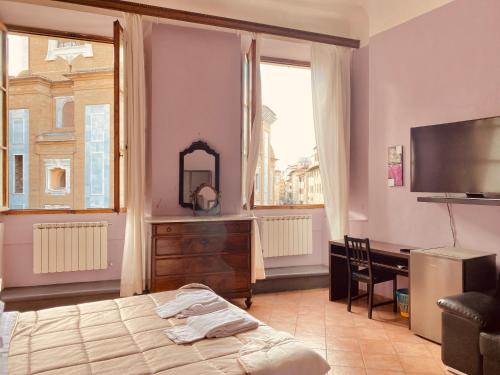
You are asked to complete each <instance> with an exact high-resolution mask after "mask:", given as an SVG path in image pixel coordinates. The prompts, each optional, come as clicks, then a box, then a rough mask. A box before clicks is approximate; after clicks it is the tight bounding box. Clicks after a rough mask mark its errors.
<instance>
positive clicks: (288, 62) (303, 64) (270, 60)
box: [252, 56, 325, 210]
mask: <svg viewBox="0 0 500 375" xmlns="http://www.w3.org/2000/svg"><path fill="white" fill-rule="evenodd" d="M260 62H261V63H265V64H275V65H282V66H292V67H299V68H308V69H310V68H311V63H310V62H309V61H304V60H295V59H288V58H280V57H271V56H261V57H260ZM252 72H253V71H252ZM254 191H255V184H254ZM252 197H253V195H252ZM320 208H325V204H324V203H315V204H285V205H279V204H277V205H264V204H259V205H256V204H255V203H254V202H253V200H252V209H254V210H294V209H297V210H301V209H302V210H304V209H320Z"/></svg>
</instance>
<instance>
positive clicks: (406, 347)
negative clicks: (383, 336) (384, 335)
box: [392, 341, 432, 357]
mask: <svg viewBox="0 0 500 375" xmlns="http://www.w3.org/2000/svg"><path fill="white" fill-rule="evenodd" d="M392 346H393V347H394V349H395V350H396V353H397V354H399V355H405V356H417V357H432V355H431V352H430V350H429V349H427V345H425V344H410V343H406V342H400V341H392Z"/></svg>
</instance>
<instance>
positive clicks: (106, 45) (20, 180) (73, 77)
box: [0, 21, 126, 213]
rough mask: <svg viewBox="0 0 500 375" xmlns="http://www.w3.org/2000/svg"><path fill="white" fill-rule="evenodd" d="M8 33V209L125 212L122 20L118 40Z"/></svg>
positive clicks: (4, 153) (4, 144) (2, 142)
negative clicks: (123, 208)
mask: <svg viewBox="0 0 500 375" xmlns="http://www.w3.org/2000/svg"><path fill="white" fill-rule="evenodd" d="M1 33H2V34H1V41H2V51H1V52H2V58H3V60H2V67H1V71H2V73H3V75H2V80H1V88H2V90H1V95H2V96H1V98H0V99H1V101H2V108H1V112H0V113H1V116H2V121H3V123H2V125H3V126H2V129H3V133H2V137H1V139H0V147H1V156H0V157H1V160H0V164H1V165H2V171H1V173H2V176H3V181H4V184H3V186H2V191H1V192H0V193H1V196H2V199H3V202H2V207H4V209H10V211H9V212H11V211H12V212H13V211H16V213H43V212H61V211H62V210H63V211H66V210H67V211H68V212H82V213H83V212H96V211H98V212H112V211H116V212H118V211H119V210H120V209H121V208H122V207H124V206H125V198H124V191H125V187H124V182H125V178H124V170H125V165H126V164H125V163H126V161H125V158H126V147H125V133H124V126H123V123H124V115H123V114H124V99H123V97H124V89H123V87H124V85H123V83H124V79H123V73H124V72H123V67H122V61H123V45H122V33H121V27H120V25H119V23H118V21H117V22H116V23H115V24H114V38H105V37H95V36H86V35H78V34H71V33H67V32H64V33H62V32H61V33H59V32H55V31H51V30H46V31H45V30H40V29H36V30H35V29H24V28H22V27H16V26H12V27H11V26H9V30H6V29H5V27H3V28H2V29H1ZM6 52H8V56H9V61H8V69H7V64H6V61H5V55H6ZM7 103H8V105H7ZM7 165H8V166H9V168H6V167H7ZM7 202H9V203H7ZM56 209H57V210H56Z"/></svg>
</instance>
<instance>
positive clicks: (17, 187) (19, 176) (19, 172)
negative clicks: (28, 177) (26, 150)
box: [14, 155, 23, 194]
mask: <svg viewBox="0 0 500 375" xmlns="http://www.w3.org/2000/svg"><path fill="white" fill-rule="evenodd" d="M14 193H16V194H22V193H23V155H14Z"/></svg>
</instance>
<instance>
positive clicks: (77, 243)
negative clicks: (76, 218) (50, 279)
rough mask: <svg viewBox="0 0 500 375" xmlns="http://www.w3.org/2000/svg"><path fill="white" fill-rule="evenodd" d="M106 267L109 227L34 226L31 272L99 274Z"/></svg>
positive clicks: (98, 225)
mask: <svg viewBox="0 0 500 375" xmlns="http://www.w3.org/2000/svg"><path fill="white" fill-rule="evenodd" d="M107 267H108V223H107V222H93V223H90V222H87V223H57V224H56V223H50V224H34V225H33V272H34V273H52V272H69V271H88V270H100V269H105V268H107Z"/></svg>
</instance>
